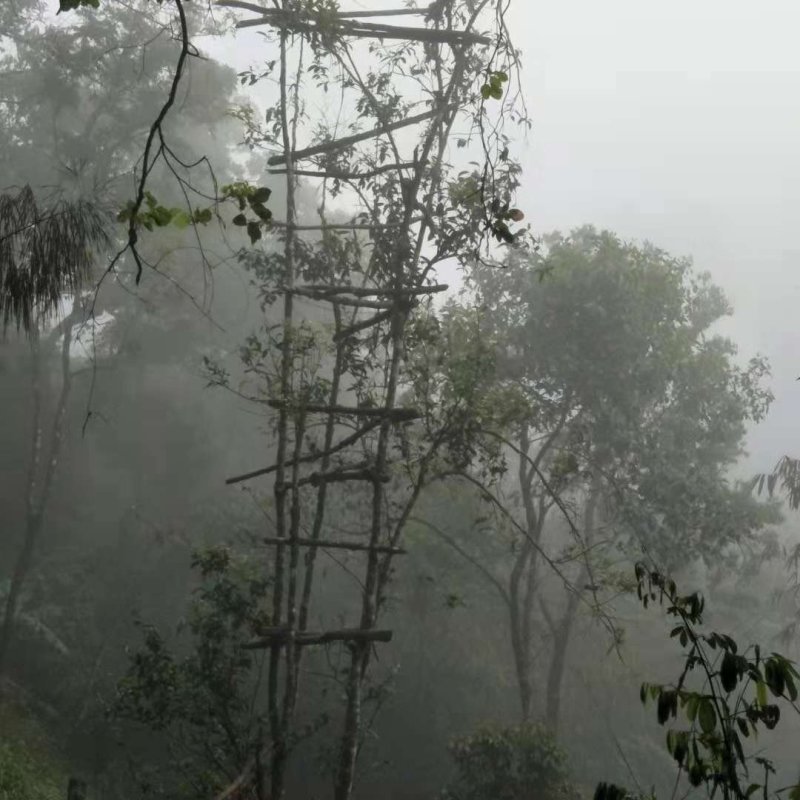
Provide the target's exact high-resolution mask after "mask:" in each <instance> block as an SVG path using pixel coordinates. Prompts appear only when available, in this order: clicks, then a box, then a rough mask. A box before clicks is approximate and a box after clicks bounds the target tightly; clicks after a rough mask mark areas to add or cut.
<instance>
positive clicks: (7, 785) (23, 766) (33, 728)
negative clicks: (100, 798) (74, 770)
mask: <svg viewBox="0 0 800 800" xmlns="http://www.w3.org/2000/svg"><path fill="white" fill-rule="evenodd" d="M6 693H8V696H6ZM13 694H14V691H13V689H12V688H11V687H10V686H6V685H5V683H0V731H2V734H0V800H61V798H63V797H64V794H65V791H66V786H67V773H66V771H65V770H64V768H63V764H62V763H60V761H59V759H58V757H57V756H56V755H54V752H55V748H54V747H53V743H52V742H51V741H50V740H49V739H48V738H47V737H46V736H45V735H44V733H43V730H42V728H41V725H40V724H39V722H38V720H37V719H36V715H35V714H34V713H33V711H32V710H31V709H30V707H28V705H27V704H25V703H20V702H17V701H15V700H14V699H12V697H13Z"/></svg>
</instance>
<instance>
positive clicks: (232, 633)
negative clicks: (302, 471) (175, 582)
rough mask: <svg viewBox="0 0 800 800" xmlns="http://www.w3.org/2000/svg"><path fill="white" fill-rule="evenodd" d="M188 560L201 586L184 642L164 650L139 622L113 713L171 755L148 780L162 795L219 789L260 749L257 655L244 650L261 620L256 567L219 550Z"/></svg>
mask: <svg viewBox="0 0 800 800" xmlns="http://www.w3.org/2000/svg"><path fill="white" fill-rule="evenodd" d="M192 566H193V568H195V569H196V570H197V571H198V572H199V575H200V578H201V581H202V582H201V585H200V587H199V588H198V589H197V590H196V596H195V600H194V603H193V605H192V609H191V611H190V614H189V618H188V624H187V627H188V633H189V635H190V637H191V645H190V648H189V650H188V652H187V653H186V655H183V656H181V655H178V654H177V653H175V652H172V651H171V650H170V648H169V646H168V644H167V641H166V640H165V639H164V637H163V636H162V635H161V634H159V633H158V631H157V630H155V629H154V628H152V627H148V626H143V634H144V642H143V646H142V648H141V649H140V650H138V651H136V652H133V653H131V656H130V659H131V660H130V665H129V668H128V672H127V675H126V676H125V677H124V678H123V680H122V681H121V683H120V686H119V692H118V697H117V700H116V703H115V707H114V715H115V717H116V718H117V719H120V720H131V721H134V722H137V723H141V724H143V725H145V726H146V727H147V728H149V729H151V730H153V731H156V732H163V733H164V734H165V735H166V738H167V741H169V742H170V750H171V751H172V752H173V753H174V756H173V758H172V759H171V761H170V763H168V764H167V765H165V766H164V768H163V772H162V775H161V776H159V780H158V781H156V779H155V776H153V775H149V776H148V777H147V778H146V780H145V779H143V781H142V785H143V788H144V787H146V788H147V789H148V791H155V790H156V789H155V787H156V786H157V785H158V784H160V785H161V786H162V791H166V792H167V794H168V796H170V797H173V796H174V797H180V796H199V795H201V794H204V795H209V794H213V793H215V792H219V791H220V790H221V789H223V788H224V787H225V786H227V783H228V781H229V776H230V775H231V774H237V775H238V774H239V773H240V772H241V771H242V770H243V769H244V768H245V766H246V765H247V764H248V763H249V762H250V761H251V760H252V759H253V758H254V755H255V754H256V753H259V752H260V750H261V749H262V748H263V746H264V733H263V727H264V717H263V713H262V712H261V711H260V710H259V707H258V705H257V703H256V699H257V697H258V693H259V689H260V677H259V671H258V670H257V669H256V668H257V665H258V657H257V656H256V655H254V654H253V653H252V651H248V650H246V649H244V648H243V645H244V644H246V643H247V642H248V641H250V640H252V639H253V638H254V637H256V636H257V635H258V633H259V631H260V630H261V629H262V628H263V627H264V626H265V624H266V621H267V616H266V615H267V610H268V606H267V603H266V597H267V590H268V588H269V587H268V584H267V583H266V582H265V581H264V580H263V579H262V578H260V577H259V571H258V570H257V568H256V565H255V564H254V563H253V562H252V561H250V560H248V559H246V558H241V557H238V558H237V557H235V556H234V555H233V554H232V553H231V552H230V550H228V549H227V548H224V547H213V548H209V549H207V550H204V551H198V552H197V553H196V554H195V556H194V558H193V561H192Z"/></svg>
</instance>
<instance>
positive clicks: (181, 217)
mask: <svg viewBox="0 0 800 800" xmlns="http://www.w3.org/2000/svg"><path fill="white" fill-rule="evenodd" d="M191 222H192V218H191V217H190V216H189V215H188V214H187V213H186V212H185V211H183V210H180V211H176V212H175V214H173V216H172V224H173V225H175V227H176V228H180V229H183V228H187V227H188V226H189V225H190V224H191Z"/></svg>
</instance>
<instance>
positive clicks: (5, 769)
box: [0, 742, 67, 800]
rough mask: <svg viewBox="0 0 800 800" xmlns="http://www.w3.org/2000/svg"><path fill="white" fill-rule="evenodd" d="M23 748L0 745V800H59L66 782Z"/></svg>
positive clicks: (0, 743) (63, 792)
mask: <svg viewBox="0 0 800 800" xmlns="http://www.w3.org/2000/svg"><path fill="white" fill-rule="evenodd" d="M59 777H60V776H59V775H58V774H57V772H56V770H54V769H52V768H51V767H50V766H49V765H47V764H44V763H43V762H42V761H41V759H39V758H36V757H34V756H33V755H32V754H31V753H30V752H29V751H28V750H26V749H25V748H24V747H17V746H12V745H10V744H4V743H2V742H0V800H63V798H64V796H65V795H66V791H67V784H66V780H64V781H63V786H62V785H61V783H62V781H60V780H59Z"/></svg>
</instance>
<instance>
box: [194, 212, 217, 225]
mask: <svg viewBox="0 0 800 800" xmlns="http://www.w3.org/2000/svg"><path fill="white" fill-rule="evenodd" d="M212 216H213V214H212V213H211V209H210V208H197V209H195V212H194V221H195V222H196V223H198V224H199V225H205V224H206V223H208V222H211V219H212Z"/></svg>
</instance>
